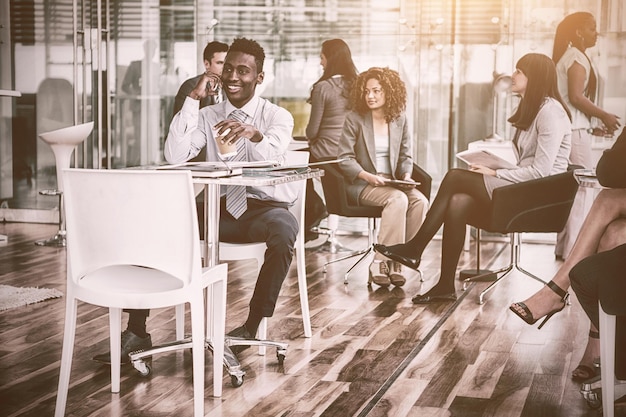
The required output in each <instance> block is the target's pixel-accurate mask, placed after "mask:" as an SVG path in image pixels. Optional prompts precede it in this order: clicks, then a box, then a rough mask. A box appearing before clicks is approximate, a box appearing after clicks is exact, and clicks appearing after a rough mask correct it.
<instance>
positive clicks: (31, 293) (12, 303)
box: [0, 285, 63, 311]
mask: <svg viewBox="0 0 626 417" xmlns="http://www.w3.org/2000/svg"><path fill="white" fill-rule="evenodd" d="M62 296H63V293H62V292H61V291H58V290H55V289H50V288H20V287H11V286H10V285H0V311H3V310H8V309H10V308H14V307H20V306H25V305H28V304H34V303H38V302H40V301H44V300H48V299H50V298H59V297H62Z"/></svg>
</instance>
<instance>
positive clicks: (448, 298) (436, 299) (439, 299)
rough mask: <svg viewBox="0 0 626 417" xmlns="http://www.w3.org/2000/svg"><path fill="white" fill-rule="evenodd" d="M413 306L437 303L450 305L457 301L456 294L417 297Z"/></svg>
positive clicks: (413, 299) (414, 298)
mask: <svg viewBox="0 0 626 417" xmlns="http://www.w3.org/2000/svg"><path fill="white" fill-rule="evenodd" d="M412 301H413V304H435V303H449V302H452V301H456V294H455V293H453V292H451V293H449V294H441V295H428V293H426V294H424V295H416V296H415V297H413V298H412Z"/></svg>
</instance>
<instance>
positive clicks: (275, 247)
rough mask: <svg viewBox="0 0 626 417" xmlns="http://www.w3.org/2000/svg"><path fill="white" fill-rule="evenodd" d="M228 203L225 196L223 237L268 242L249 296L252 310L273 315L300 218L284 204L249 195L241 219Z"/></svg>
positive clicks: (287, 268)
mask: <svg viewBox="0 0 626 417" xmlns="http://www.w3.org/2000/svg"><path fill="white" fill-rule="evenodd" d="M225 205H226V203H225V199H222V210H221V215H220V241H223V242H231V243H251V242H265V244H266V245H267V250H266V251H265V259H264V261H263V266H262V267H261V270H260V271H259V276H258V278H257V281H256V286H255V287H254V293H253V295H252V299H251V300H250V312H251V313H252V314H260V315H262V316H263V317H271V316H272V315H273V314H274V308H275V307H276V300H277V299H278V293H279V292H280V288H281V286H282V284H283V281H284V280H285V277H286V276H287V273H288V272H289V266H290V265H291V260H292V258H293V252H294V244H295V241H296V235H297V234H298V222H297V220H296V218H295V217H294V216H293V215H292V214H291V212H290V211H289V209H288V208H287V206H286V205H285V204H280V203H275V202H263V201H258V200H255V199H250V198H249V199H248V209H247V210H246V212H245V213H244V214H242V215H241V217H239V218H238V219H235V218H233V217H232V216H231V215H230V214H229V213H228V212H227V211H226V207H225Z"/></svg>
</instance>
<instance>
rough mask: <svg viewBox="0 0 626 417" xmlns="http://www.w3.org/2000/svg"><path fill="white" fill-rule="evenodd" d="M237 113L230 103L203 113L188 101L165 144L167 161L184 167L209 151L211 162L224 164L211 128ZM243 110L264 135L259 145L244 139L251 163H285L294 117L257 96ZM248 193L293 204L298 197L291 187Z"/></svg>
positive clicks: (255, 189)
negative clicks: (192, 159)
mask: <svg viewBox="0 0 626 417" xmlns="http://www.w3.org/2000/svg"><path fill="white" fill-rule="evenodd" d="M233 110H235V107H234V106H233V105H232V104H231V103H230V102H229V101H228V99H226V100H224V101H223V102H221V103H218V104H214V105H211V106H207V107H203V108H202V109H200V108H199V101H198V100H194V99H192V98H191V97H187V98H186V99H185V103H184V104H183V107H182V109H181V111H180V112H178V113H177V114H176V115H175V116H174V118H173V119H172V122H171V123H170V130H169V133H168V134H167V139H166V141H165V150H164V153H165V159H166V160H167V161H168V162H169V163H170V164H178V163H183V162H186V161H188V160H190V159H191V158H193V157H195V156H196V155H198V154H199V153H200V150H202V148H203V147H206V150H207V152H206V158H207V161H213V162H217V161H220V158H219V156H218V153H217V145H216V144H215V140H214V138H213V129H212V128H211V127H212V126H215V125H216V124H217V123H218V122H221V121H222V120H224V119H226V118H227V117H228V115H229V114H230V113H231V112H232V111H233ZM240 110H242V111H243V112H244V113H246V115H247V120H246V124H251V125H253V126H254V127H256V128H257V129H258V130H259V132H261V134H262V135H263V139H262V140H261V141H259V142H252V141H250V140H249V139H244V140H245V141H246V143H245V144H246V148H247V155H248V160H249V161H278V162H279V163H283V162H284V156H285V152H286V151H287V147H288V146H289V143H290V142H291V139H292V133H293V126H294V121H293V117H292V116H291V113H289V112H288V111H287V110H286V109H284V108H282V107H279V106H277V105H275V104H273V103H271V102H269V101H268V100H266V99H264V98H261V97H257V96H255V97H253V98H252V100H250V101H249V102H248V103H246V105H244V106H243V107H242V108H241V109H240ZM247 193H248V198H257V199H260V200H271V201H277V202H284V203H289V204H292V203H293V202H294V201H295V199H296V196H297V188H296V186H295V185H293V184H289V183H288V184H281V185H277V186H255V187H247Z"/></svg>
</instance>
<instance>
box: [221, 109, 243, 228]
mask: <svg viewBox="0 0 626 417" xmlns="http://www.w3.org/2000/svg"><path fill="white" fill-rule="evenodd" d="M247 117H248V116H247V115H246V113H244V112H243V111H242V110H239V109H235V110H233V112H232V113H230V114H229V115H228V118H229V119H232V120H237V121H240V122H241V123H245V121H246V119H247ZM232 160H233V161H247V160H248V155H247V154H246V141H245V139H238V140H237V155H235V156H234V158H233V159H232ZM247 209H248V201H247V198H246V187H245V186H244V185H228V186H226V211H228V212H229V213H230V214H231V215H232V216H233V217H234V218H235V219H238V218H239V217H240V216H241V215H242V214H243V213H245V211H246V210H247Z"/></svg>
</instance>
